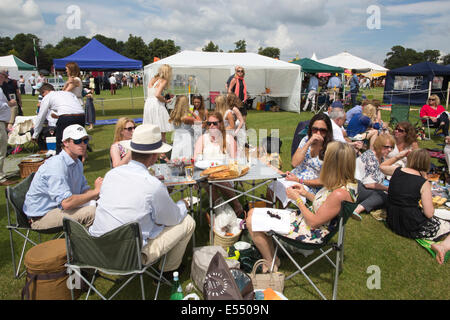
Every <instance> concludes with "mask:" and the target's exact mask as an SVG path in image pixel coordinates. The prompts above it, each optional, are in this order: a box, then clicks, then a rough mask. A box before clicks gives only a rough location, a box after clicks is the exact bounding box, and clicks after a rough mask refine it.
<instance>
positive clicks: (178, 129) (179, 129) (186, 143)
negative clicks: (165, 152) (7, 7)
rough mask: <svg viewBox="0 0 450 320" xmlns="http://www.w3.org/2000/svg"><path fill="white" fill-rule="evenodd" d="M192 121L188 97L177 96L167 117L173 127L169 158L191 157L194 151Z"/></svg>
mask: <svg viewBox="0 0 450 320" xmlns="http://www.w3.org/2000/svg"><path fill="white" fill-rule="evenodd" d="M194 121H195V117H194V116H193V114H192V113H191V111H190V109H189V99H188V97H186V96H178V97H177V101H176V103H175V108H174V109H173V110H172V112H171V113H170V119H169V122H170V123H171V124H172V125H173V127H174V129H175V131H174V134H173V146H172V154H171V157H170V160H174V159H182V158H185V159H191V158H192V156H193V153H194V143H193V141H194V140H193V139H194V131H193V128H192V125H193V124H194Z"/></svg>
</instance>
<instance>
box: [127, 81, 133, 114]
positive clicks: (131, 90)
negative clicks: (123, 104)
mask: <svg viewBox="0 0 450 320" xmlns="http://www.w3.org/2000/svg"><path fill="white" fill-rule="evenodd" d="M128 88H129V89H130V96H131V109H132V110H134V101H133V89H131V87H130V86H128Z"/></svg>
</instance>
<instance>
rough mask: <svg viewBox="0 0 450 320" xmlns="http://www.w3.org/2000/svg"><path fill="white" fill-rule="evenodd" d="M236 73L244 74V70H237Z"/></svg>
mask: <svg viewBox="0 0 450 320" xmlns="http://www.w3.org/2000/svg"><path fill="white" fill-rule="evenodd" d="M236 72H244V70H237V71H236Z"/></svg>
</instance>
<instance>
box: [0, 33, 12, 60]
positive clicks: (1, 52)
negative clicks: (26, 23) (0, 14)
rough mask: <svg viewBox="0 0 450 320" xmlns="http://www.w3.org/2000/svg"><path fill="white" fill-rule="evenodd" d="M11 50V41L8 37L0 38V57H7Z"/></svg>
mask: <svg viewBox="0 0 450 320" xmlns="http://www.w3.org/2000/svg"><path fill="white" fill-rule="evenodd" d="M12 49H14V48H13V41H12V39H11V38H10V37H0V56H6V55H8V52H9V51H10V50H12Z"/></svg>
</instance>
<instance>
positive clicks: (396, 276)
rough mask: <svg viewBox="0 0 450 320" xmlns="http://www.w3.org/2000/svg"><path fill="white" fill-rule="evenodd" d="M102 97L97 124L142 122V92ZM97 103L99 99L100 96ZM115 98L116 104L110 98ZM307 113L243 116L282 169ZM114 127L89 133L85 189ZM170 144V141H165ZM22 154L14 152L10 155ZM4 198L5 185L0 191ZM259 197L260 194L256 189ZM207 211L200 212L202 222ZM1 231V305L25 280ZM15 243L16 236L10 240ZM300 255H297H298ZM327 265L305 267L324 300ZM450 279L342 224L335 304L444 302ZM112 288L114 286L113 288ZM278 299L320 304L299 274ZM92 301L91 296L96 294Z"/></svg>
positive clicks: (1, 204)
mask: <svg viewBox="0 0 450 320" xmlns="http://www.w3.org/2000/svg"><path fill="white" fill-rule="evenodd" d="M364 93H365V94H366V95H373V97H374V98H377V97H380V94H381V93H382V91H380V89H375V90H370V91H366V92H364ZM99 97H100V98H104V99H105V100H104V102H103V106H104V115H103V109H102V107H101V103H100V101H96V102H95V106H96V110H97V119H113V118H118V117H120V116H128V117H132V118H141V117H142V113H143V105H144V100H143V92H142V88H135V89H133V97H134V98H135V99H134V100H133V104H132V103H131V101H130V100H129V99H126V98H129V97H130V91H129V89H128V88H124V89H121V90H118V91H117V95H116V96H111V95H110V94H109V92H108V91H104V92H102V94H101V95H100V96H99ZM99 97H97V98H99ZM110 99H118V100H110ZM24 100H26V101H25V103H24V112H25V115H33V114H34V112H35V104H36V101H37V97H31V96H25V97H24ZM382 114H383V118H384V120H386V121H388V120H389V112H388V111H383V112H382ZM310 117H311V113H309V112H303V113H301V114H296V113H289V112H279V113H270V114H268V113H266V112H261V111H259V112H257V111H250V112H249V115H248V117H247V119H248V128H255V129H257V130H258V129H268V130H269V132H270V129H278V130H279V137H280V138H281V140H282V142H283V144H282V150H281V156H282V160H283V164H284V166H283V169H284V170H289V169H291V165H290V148H291V141H292V135H293V133H294V130H295V128H296V126H297V123H298V122H299V121H301V120H307V119H309V118H310ZM417 119H418V111H417V110H416V111H414V110H413V111H412V112H411V114H410V121H411V122H412V123H413V124H414V123H415V122H416V121H417ZM113 128H114V126H113V125H105V126H96V127H95V129H94V130H93V131H91V132H90V134H91V135H92V136H93V142H92V147H93V152H90V153H89V158H88V160H87V162H86V164H85V175H86V178H87V180H88V182H89V183H90V185H93V182H94V180H95V178H96V177H98V176H104V175H105V173H106V172H107V171H108V170H109V158H108V157H109V156H108V153H109V147H110V144H111V142H112V138H113ZM168 139H169V141H170V140H171V136H170V135H169V137H168ZM441 142H442V138H435V139H434V140H432V141H426V142H420V143H421V145H422V146H426V147H435V146H436V143H441ZM20 156H23V154H18V155H16V156H15V157H20ZM0 188H1V190H0V191H1V192H2V194H4V187H0ZM258 193H261V194H265V190H264V189H262V190H261V192H258ZM204 209H206V205H204V206H203V210H202V216H203V212H204ZM0 210H1V212H3V213H4V214H2V215H1V216H0V225H1V226H5V225H6V224H7V218H6V204H5V197H4V196H1V197H0ZM1 230H2V231H1V232H0V257H1V260H0V299H20V292H21V289H22V287H23V286H24V284H25V279H23V278H22V279H19V280H16V279H14V277H13V276H12V274H13V271H12V265H11V253H10V246H9V235H8V231H7V230H6V229H5V228H2V229H1ZM207 235H208V226H207V225H206V224H205V220H204V219H202V217H200V219H198V221H197V229H196V240H197V245H206V244H207V242H206V241H207V240H206V239H207ZM16 240H17V237H16ZM191 252H192V247H191V245H190V246H189V247H188V248H187V251H186V255H185V258H184V264H185V266H186V268H185V271H184V273H183V274H182V276H181V280H182V282H183V287H185V286H186V285H187V284H188V283H189V282H190V279H189V275H190V265H191ZM315 256H316V253H315V254H313V255H311V256H309V257H307V258H302V261H304V262H306V261H309V260H311V259H312V258H313V257H315ZM302 257H303V256H302ZM371 266H378V267H379V269H380V271H381V278H380V279H381V287H380V288H379V289H372V290H371V289H369V288H368V286H367V283H368V282H369V283H370V278H369V277H370V276H371V272H370V267H371ZM330 267H331V266H330V265H329V264H328V262H326V261H325V260H323V261H322V262H320V263H318V264H316V265H315V266H314V267H312V268H311V269H308V271H309V274H310V276H312V279H313V280H314V281H315V282H316V283H317V285H318V287H319V288H320V289H321V290H324V292H325V294H328V296H330V294H331V288H332V279H333V275H332V274H331V273H330V270H331V269H330ZM292 270H294V266H293V265H292V264H291V263H290V262H289V261H288V260H287V259H286V258H282V264H281V271H283V272H285V273H286V274H288V273H290V272H291V271H292ZM449 278H450V268H449V267H448V263H447V264H446V265H443V266H440V265H438V264H437V262H436V261H435V260H434V259H433V258H432V257H431V255H430V254H429V253H428V252H427V251H425V250H424V249H423V248H422V247H420V246H419V245H418V244H417V243H416V242H415V241H414V240H410V239H406V238H402V237H400V236H397V235H395V234H394V233H393V232H391V231H390V230H389V229H388V228H387V227H386V226H385V225H384V223H382V222H379V221H376V220H375V219H373V218H372V217H371V216H370V215H364V216H363V221H362V222H357V221H355V220H352V219H350V220H349V222H348V224H347V230H346V238H345V262H344V270H343V272H342V273H341V275H340V278H339V292H338V298H339V299H357V300H359V299H363V300H380V299H401V300H403V299H445V300H448V299H450V292H449V290H448V279H449ZM98 285H99V287H100V288H101V289H102V291H103V292H105V290H106V291H108V290H109V289H111V288H112V285H111V284H110V283H109V282H107V281H105V280H100V281H98ZM145 285H146V290H147V298H148V299H150V298H153V295H154V289H155V286H154V284H153V283H152V281H151V279H150V278H148V277H146V278H145ZM114 286H116V285H114ZM169 290H170V288H168V287H162V291H161V292H160V296H159V298H160V299H168V297H169ZM284 294H285V295H286V296H287V297H288V298H289V299H298V300H310V299H318V298H319V297H318V295H317V294H316V292H315V291H314V289H313V288H312V287H311V286H310V284H309V283H308V282H307V281H306V279H305V278H304V277H303V276H302V275H297V276H296V277H294V278H293V279H292V280H289V281H287V282H286V283H285V291H284ZM93 298H97V296H96V295H94V296H93ZM118 298H119V299H140V290H139V284H138V281H134V282H133V283H132V284H131V285H129V286H128V288H127V289H125V290H124V291H123V293H122V294H120V295H119V296H118Z"/></svg>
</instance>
